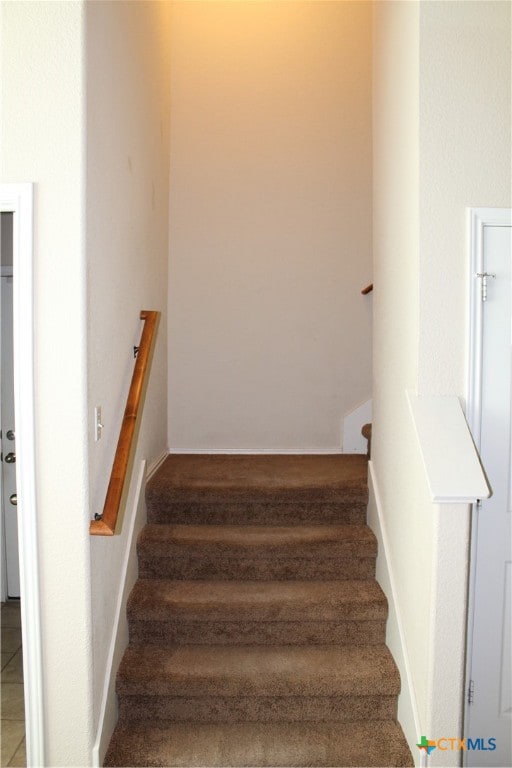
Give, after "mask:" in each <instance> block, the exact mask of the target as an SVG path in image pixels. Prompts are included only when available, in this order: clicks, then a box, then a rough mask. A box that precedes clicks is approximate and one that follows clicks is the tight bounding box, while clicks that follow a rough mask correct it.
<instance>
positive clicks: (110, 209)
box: [86, 2, 170, 728]
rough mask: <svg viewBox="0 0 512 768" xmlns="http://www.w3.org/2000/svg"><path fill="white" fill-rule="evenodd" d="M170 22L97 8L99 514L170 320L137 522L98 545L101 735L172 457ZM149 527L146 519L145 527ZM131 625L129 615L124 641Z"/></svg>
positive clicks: (94, 289) (129, 7)
mask: <svg viewBox="0 0 512 768" xmlns="http://www.w3.org/2000/svg"><path fill="white" fill-rule="evenodd" d="M169 16H170V15H169V5H168V4H167V3H164V2H145V3H134V2H101V3H88V5H87V11H86V32H87V34H86V76H87V192H86V206H87V278H88V280H87V286H88V301H87V305H88V398H87V400H88V415H89V421H88V427H89V429H88V446H89V482H90V492H91V507H90V513H91V516H92V515H93V514H94V513H95V512H100V511H101V510H102V509H103V502H104V499H105V493H106V488H107V483H108V479H109V475H110V468H111V465H112V459H113V456H114V451H115V447H116V444H117V438H118V434H119V426H120V423H121V420H122V416H123V412H124V407H125V402H126V396H127V393H128V388H129V384H130V379H131V375H132V371H133V366H134V360H133V345H134V344H138V341H139V338H140V332H141V327H142V325H141V322H140V320H139V312H140V310H141V309H151V310H158V311H160V312H161V313H162V318H161V322H160V326H159V329H158V335H157V341H156V345H155V353H154V357H153V361H152V365H151V371H150V377H149V385H148V389H147V393H146V398H145V403H144V410H143V413H142V418H141V420H140V429H139V432H138V436H137V445H136V452H135V455H134V460H133V471H132V473H131V476H130V487H129V490H128V493H127V494H126V504H125V505H124V509H125V510H126V513H125V518H124V520H123V521H122V524H121V525H119V526H118V528H119V531H118V532H119V535H118V536H115V537H113V538H103V537H93V538H92V539H91V572H92V627H93V643H92V648H93V661H94V664H93V706H94V725H95V728H96V727H98V725H101V723H100V721H99V718H100V715H101V716H103V715H102V713H101V712H100V707H101V704H102V699H103V696H104V693H105V692H104V686H105V685H108V680H109V675H110V671H111V670H110V668H109V651H110V643H111V640H112V634H113V632H114V627H115V618H116V608H117V601H118V600H119V599H120V595H121V591H122V584H121V579H122V577H123V569H124V558H125V556H126V548H127V546H128V543H129V530H130V523H131V521H130V516H131V515H132V514H134V512H133V510H134V508H136V506H137V499H136V498H135V494H136V486H137V477H138V473H139V466H140V460H141V459H146V460H147V461H148V464H149V465H151V463H152V462H154V461H155V459H157V458H158V457H160V456H161V455H162V454H163V453H164V452H165V451H166V447H167V433H166V424H165V414H166V410H167V387H166V376H167V338H166V336H167V333H166V331H167V317H166V305H167V254H168V202H169V201H168V186H169V175H168V168H169ZM97 405H101V407H102V421H103V424H104V425H105V427H104V429H103V436H102V438H101V440H100V441H99V442H94V432H93V412H94V407H95V406H97ZM142 514H143V511H142ZM139 516H140V514H139ZM140 524H141V521H137V523H136V527H140ZM131 558H132V559H134V558H135V553H132V556H131ZM135 572H136V567H135ZM124 625H125V615H124V612H121V629H120V630H119V631H120V632H121V634H122V633H123V632H125V630H123V629H122V627H124ZM114 673H115V670H114ZM107 704H108V706H109V707H110V709H112V707H113V706H114V697H113V693H112V692H111V693H110V696H109V698H108V702H107ZM110 719H112V718H110ZM107 721H108V716H107ZM105 727H108V724H107V725H106V726H105Z"/></svg>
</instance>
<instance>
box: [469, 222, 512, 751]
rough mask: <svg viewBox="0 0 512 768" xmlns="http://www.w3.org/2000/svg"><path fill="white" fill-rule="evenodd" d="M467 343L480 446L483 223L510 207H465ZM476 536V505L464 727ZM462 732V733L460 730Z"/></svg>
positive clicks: (472, 417) (474, 430) (473, 423)
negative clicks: (477, 274)
mask: <svg viewBox="0 0 512 768" xmlns="http://www.w3.org/2000/svg"><path fill="white" fill-rule="evenodd" d="M467 223H468V228H467V232H468V248H469V265H468V269H469V271H468V296H469V301H468V319H467V328H468V346H467V396H466V419H467V422H468V425H469V428H470V430H471V434H472V436H473V440H474V442H475V446H476V448H477V450H478V451H479V450H480V441H481V421H482V361H483V306H482V299H481V285H480V279H478V278H477V277H476V273H481V272H483V259H484V229H485V227H492V226H494V227H500V226H501V227H503V226H512V208H468V209H467ZM477 540H478V516H477V514H476V505H472V508H471V544H470V552H471V554H470V564H469V588H468V611H467V614H468V622H467V638H466V682H465V686H464V702H463V712H464V728H465V727H466V723H467V720H468V707H469V706H470V705H469V703H468V686H469V681H470V680H471V679H472V677H471V671H472V651H473V625H474V613H475V582H476V568H475V565H476V545H477ZM463 735H465V734H463ZM466 758H467V753H466V752H463V765H467V759H466Z"/></svg>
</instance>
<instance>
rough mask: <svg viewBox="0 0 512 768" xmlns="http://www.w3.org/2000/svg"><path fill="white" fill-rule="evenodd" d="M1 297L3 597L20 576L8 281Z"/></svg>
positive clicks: (14, 593)
mask: <svg viewBox="0 0 512 768" xmlns="http://www.w3.org/2000/svg"><path fill="white" fill-rule="evenodd" d="M1 282H2V295H1V307H2V311H1V320H2V326H1V328H2V332H1V353H2V367H1V370H2V379H1V382H0V392H1V398H2V402H1V410H0V413H1V418H2V423H1V431H2V438H1V441H0V443H1V451H2V458H3V460H2V462H1V465H0V466H1V471H2V497H3V498H2V514H3V516H4V533H5V559H6V569H7V596H8V597H19V596H20V574H19V557H18V515H17V508H16V506H15V505H14V504H13V503H12V502H13V501H14V497H15V496H16V463H15V461H11V462H10V461H8V459H13V458H14V459H15V457H16V441H15V439H14V437H15V424H14V374H13V336H12V320H13V295H12V288H13V283H12V277H2V278H1Z"/></svg>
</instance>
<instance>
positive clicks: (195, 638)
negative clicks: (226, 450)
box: [105, 455, 413, 768]
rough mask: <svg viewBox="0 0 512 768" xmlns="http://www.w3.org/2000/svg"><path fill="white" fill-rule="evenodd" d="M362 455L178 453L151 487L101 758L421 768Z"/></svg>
mask: <svg viewBox="0 0 512 768" xmlns="http://www.w3.org/2000/svg"><path fill="white" fill-rule="evenodd" d="M367 497H368V488H367V460H366V457H363V456H359V455H336V456H209V455H200V456H197V455H195V456H170V457H169V458H168V459H167V460H166V462H165V463H164V465H163V466H162V467H161V469H160V470H159V471H158V472H157V474H156V475H155V476H154V477H153V478H152V480H151V481H150V482H149V484H148V487H147V490H146V499H147V508H148V524H147V525H146V526H145V528H144V529H143V530H142V532H141V534H140V537H139V540H138V544H137V549H138V557H139V576H140V578H139V580H138V582H137V583H136V584H135V587H134V589H133V591H132V594H131V595H130V598H129V601H128V623H129V628H130V644H129V647H128V648H127V650H126V652H125V655H124V657H123V659H122V662H121V665H120V668H119V671H118V676H117V694H118V699H119V721H118V724H117V726H116V729H115V731H114V734H113V736H112V740H111V742H110V746H109V748H108V752H107V755H106V759H105V765H106V766H125V767H126V766H147V767H149V766H183V768H185V767H187V768H190V767H191V766H196V767H198V768H199V767H202V768H205V767H206V766H212V767H213V766H224V767H225V768H227V767H228V766H231V767H236V766H239V767H240V768H241V767H242V766H254V767H256V766H273V767H274V768H278V767H279V766H283V767H284V766H296V767H297V768H298V767H300V766H331V767H332V768H336V767H338V768H342V767H343V766H347V767H348V766H359V768H362V766H381V768H383V767H385V766H389V767H391V766H412V765H413V759H412V756H411V754H410V751H409V749H408V747H407V744H406V741H405V739H404V736H403V734H402V731H401V729H400V726H399V725H398V724H397V722H396V709H397V696H398V693H399V691H400V679H399V675H398V670H397V668H396V665H395V663H394V661H393V659H392V657H391V654H390V653H389V651H388V649H387V648H386V646H385V643H384V638H385V622H386V616H387V603H386V598H385V596H384V594H383V593H382V590H381V589H380V587H379V585H378V584H377V582H376V581H375V558H376V554H377V550H376V540H375V537H374V535H373V533H372V531H371V530H370V529H369V528H368V527H367V525H366V524H365V519H366V504H367Z"/></svg>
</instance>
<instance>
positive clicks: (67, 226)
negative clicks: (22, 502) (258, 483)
mask: <svg viewBox="0 0 512 768" xmlns="http://www.w3.org/2000/svg"><path fill="white" fill-rule="evenodd" d="M0 13H1V19H2V26H1V36H2V39H1V46H0V50H1V74H2V94H1V109H2V120H1V128H0V130H1V136H0V146H1V175H2V180H3V181H5V182H20V181H33V182H35V199H34V206H35V228H34V233H35V253H34V259H35V265H34V272H35V317H34V320H35V322H34V333H35V355H36V359H35V383H36V393H35V396H36V408H35V420H36V441H37V442H36V461H37V499H38V516H39V520H38V534H39V556H40V573H39V589H40V593H41V620H42V644H43V670H44V681H45V690H44V694H45V706H44V721H45V723H46V763H45V764H46V765H53V766H70V765H75V766H80V765H87V764H88V762H89V759H90V748H91V743H92V707H91V624H90V576H89V574H90V568H89V534H88V525H89V505H88V485H87V418H86V410H85V403H86V395H85V393H86V353H85V347H84V344H83V339H84V338H85V335H86V323H85V282H86V277H85V266H84V264H85V218H84V206H83V195H84V184H85V136H84V119H83V118H84V98H85V84H84V73H83V62H82V52H83V14H84V7H83V3H82V2H72V3H71V2H27V3H2V4H1V8H0Z"/></svg>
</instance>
